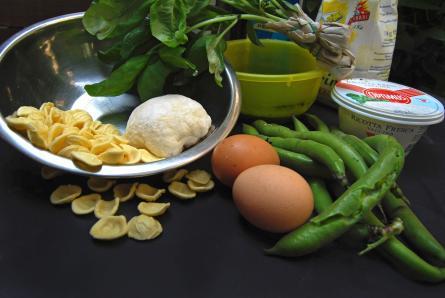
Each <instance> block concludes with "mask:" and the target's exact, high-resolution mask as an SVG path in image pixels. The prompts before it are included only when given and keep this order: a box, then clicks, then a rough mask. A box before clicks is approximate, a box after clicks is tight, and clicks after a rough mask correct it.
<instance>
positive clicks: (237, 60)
mask: <svg viewBox="0 0 445 298" xmlns="http://www.w3.org/2000/svg"><path fill="white" fill-rule="evenodd" d="M261 42H262V43H263V44H264V46H263V47H259V46H256V45H254V44H252V43H251V42H250V41H249V40H248V39H242V40H232V41H229V42H228V47H227V50H226V53H225V57H226V59H227V61H228V62H229V63H230V64H231V65H232V67H233V68H234V69H235V71H236V74H237V76H238V79H239V81H240V84H241V95H242V105H241V113H243V114H245V115H248V116H253V117H261V118H284V117H289V116H291V115H293V114H297V115H300V114H303V113H304V112H306V111H307V110H308V109H309V108H310V106H311V105H312V104H313V103H314V101H315V99H316V97H317V94H318V90H319V88H320V83H321V78H322V76H323V73H324V72H323V71H322V70H320V69H318V67H317V63H316V60H315V58H314V57H313V56H312V55H311V54H310V53H309V51H307V50H306V49H304V48H302V47H300V46H298V45H296V44H295V43H293V42H288V41H281V40H271V39H263V40H261Z"/></svg>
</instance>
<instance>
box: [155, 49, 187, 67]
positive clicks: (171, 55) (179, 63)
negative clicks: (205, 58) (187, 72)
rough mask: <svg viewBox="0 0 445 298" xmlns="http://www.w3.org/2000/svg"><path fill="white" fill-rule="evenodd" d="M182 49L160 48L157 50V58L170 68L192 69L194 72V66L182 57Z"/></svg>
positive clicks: (183, 50)
mask: <svg viewBox="0 0 445 298" xmlns="http://www.w3.org/2000/svg"><path fill="white" fill-rule="evenodd" d="M185 50H186V49H185V48H184V47H177V48H169V47H162V48H161V49H160V50H159V57H160V58H161V60H162V61H163V62H165V63H167V64H169V65H171V66H175V67H178V68H184V69H192V70H195V69H196V66H195V65H194V64H193V63H191V62H190V61H188V60H187V59H185V58H184V57H182V54H183V53H184V52H185Z"/></svg>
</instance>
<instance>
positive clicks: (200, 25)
mask: <svg viewBox="0 0 445 298" xmlns="http://www.w3.org/2000/svg"><path fill="white" fill-rule="evenodd" d="M211 2H213V1H210V0H95V1H93V2H92V3H91V5H90V7H89V8H88V10H87V12H86V13H85V15H84V17H83V25H84V27H85V29H86V31H87V32H89V33H90V34H92V35H95V36H96V37H97V39H99V40H104V39H108V40H110V43H111V45H110V47H109V48H107V49H106V50H102V51H99V52H98V56H99V58H100V59H101V60H103V61H104V62H106V63H113V64H114V67H113V72H112V73H111V74H110V76H109V77H108V78H107V79H106V80H104V81H102V82H100V83H96V84H92V85H87V86H85V90H86V91H87V92H88V94H90V95H91V96H117V95H120V94H122V93H124V92H127V91H128V90H130V89H132V87H133V86H134V85H135V84H137V91H138V93H139V95H140V97H141V99H142V100H147V99H149V98H151V97H152V96H157V95H160V94H161V93H162V91H163V86H164V85H165V81H166V79H167V77H169V76H170V75H174V77H173V80H172V82H174V83H181V82H182V83H187V82H188V81H189V80H190V79H191V78H193V77H195V76H197V75H199V74H200V73H203V72H205V71H209V72H210V73H211V74H213V75H214V77H215V82H216V83H217V84H218V85H219V86H222V80H223V78H222V72H223V71H224V68H225V64H224V51H225V49H226V42H225V40H224V37H225V35H226V34H227V33H228V32H229V31H230V30H231V29H232V28H233V26H235V24H236V23H237V22H238V20H246V21H253V22H259V23H265V22H277V21H286V19H287V16H289V15H291V12H290V11H289V10H291V9H292V7H291V6H289V5H287V4H286V2H285V1H283V0H270V1H266V0H240V1H234V0H220V1H218V2H220V3H223V4H225V5H226V6H225V8H227V7H231V8H235V9H236V10H237V11H240V12H241V13H242V14H233V13H231V12H230V11H227V10H226V9H225V8H221V7H219V6H217V5H215V4H211ZM283 17H284V18H283ZM249 26H250V25H249ZM248 36H249V38H250V39H251V40H252V42H254V43H256V44H258V45H259V44H260V41H259V40H258V38H257V37H256V34H255V32H254V30H253V28H251V27H249V28H248Z"/></svg>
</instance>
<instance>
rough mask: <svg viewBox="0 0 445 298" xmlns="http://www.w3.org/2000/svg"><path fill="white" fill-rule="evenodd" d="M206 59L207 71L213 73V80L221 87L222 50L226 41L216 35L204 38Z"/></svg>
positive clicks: (222, 69) (223, 50)
mask: <svg viewBox="0 0 445 298" xmlns="http://www.w3.org/2000/svg"><path fill="white" fill-rule="evenodd" d="M206 50H207V59H208V61H209V72H210V73H211V74H213V75H215V82H216V84H217V85H218V86H220V87H222V76H221V73H222V72H223V71H224V52H225V50H226V41H225V40H224V39H223V40H220V39H219V38H218V36H216V35H210V37H209V38H208V39H207V40H206Z"/></svg>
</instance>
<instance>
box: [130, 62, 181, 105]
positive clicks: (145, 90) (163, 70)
mask: <svg viewBox="0 0 445 298" xmlns="http://www.w3.org/2000/svg"><path fill="white" fill-rule="evenodd" d="M172 71H173V69H172V68H171V67H169V66H167V65H166V64H165V63H164V62H162V60H159V59H158V60H157V61H156V62H154V63H152V64H149V65H147V67H146V68H145V70H144V72H143V73H142V75H141V76H140V77H139V80H138V94H139V97H140V99H141V100H142V101H146V100H148V99H150V98H153V97H156V96H159V95H162V91H163V90H164V84H165V80H166V79H167V77H168V75H169V74H170V73H171V72H172Z"/></svg>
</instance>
